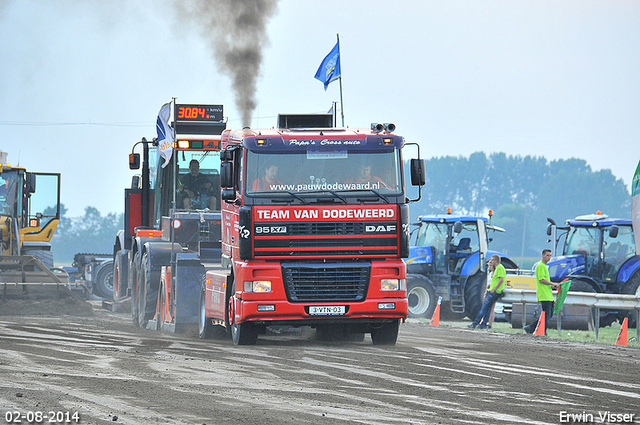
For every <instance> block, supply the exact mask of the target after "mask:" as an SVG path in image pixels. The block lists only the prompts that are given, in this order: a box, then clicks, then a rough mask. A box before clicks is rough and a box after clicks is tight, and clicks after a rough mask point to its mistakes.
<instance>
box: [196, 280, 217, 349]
mask: <svg viewBox="0 0 640 425" xmlns="http://www.w3.org/2000/svg"><path fill="white" fill-rule="evenodd" d="M205 297H206V290H205V287H204V285H202V288H201V289H200V312H199V317H198V338H200V339H209V338H211V337H212V336H213V329H212V328H213V325H212V324H211V319H209V318H208V317H207V315H206V313H205V301H206V299H205Z"/></svg>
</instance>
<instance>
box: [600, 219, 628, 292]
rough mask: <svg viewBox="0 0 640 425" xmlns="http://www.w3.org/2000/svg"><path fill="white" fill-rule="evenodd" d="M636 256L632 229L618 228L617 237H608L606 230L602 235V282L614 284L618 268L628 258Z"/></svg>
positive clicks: (626, 227) (620, 226)
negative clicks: (603, 263)
mask: <svg viewBox="0 0 640 425" xmlns="http://www.w3.org/2000/svg"><path fill="white" fill-rule="evenodd" d="M634 255H636V250H635V241H634V239H633V228H632V227H631V226H622V225H619V226H618V236H616V237H615V238H612V237H611V236H609V231H608V229H606V230H605V233H604V262H605V265H604V276H603V278H604V280H607V281H612V282H615V281H616V280H617V275H618V271H619V270H620V267H621V266H622V265H623V264H624V263H625V261H627V260H628V259H629V258H631V257H633V256H634Z"/></svg>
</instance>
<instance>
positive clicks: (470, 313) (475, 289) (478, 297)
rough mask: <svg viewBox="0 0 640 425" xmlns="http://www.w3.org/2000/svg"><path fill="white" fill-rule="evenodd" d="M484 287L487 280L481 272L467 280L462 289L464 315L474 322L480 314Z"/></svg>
mask: <svg viewBox="0 0 640 425" xmlns="http://www.w3.org/2000/svg"><path fill="white" fill-rule="evenodd" d="M486 285H487V279H486V276H485V275H484V273H482V272H478V273H476V274H474V275H473V276H471V277H470V278H469V279H468V280H467V285H466V286H465V288H464V303H465V305H466V307H465V313H464V314H465V316H467V317H468V318H469V319H471V320H474V319H475V318H476V317H477V316H478V313H480V309H481V308H482V302H483V301H484V300H483V298H482V296H483V295H484V291H485V287H486Z"/></svg>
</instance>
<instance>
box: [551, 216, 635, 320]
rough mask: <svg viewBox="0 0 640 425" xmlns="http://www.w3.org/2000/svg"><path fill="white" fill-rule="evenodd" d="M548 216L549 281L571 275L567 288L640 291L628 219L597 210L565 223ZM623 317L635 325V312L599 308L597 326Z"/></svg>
mask: <svg viewBox="0 0 640 425" xmlns="http://www.w3.org/2000/svg"><path fill="white" fill-rule="evenodd" d="M547 220H548V221H549V223H550V224H549V226H548V227H547V234H548V235H549V236H551V237H552V238H551V240H552V241H553V243H552V255H553V258H552V259H551V260H550V261H549V263H548V264H547V266H548V267H549V275H550V277H551V280H552V281H555V282H559V281H561V280H563V279H565V278H570V279H571V288H570V290H571V291H576V292H600V293H608V294H631V295H640V290H639V286H640V256H638V255H636V246H635V241H634V238H633V227H632V226H631V220H630V219H620V218H609V217H608V216H607V215H605V214H601V213H600V212H598V213H597V214H590V215H582V216H578V217H576V218H575V219H573V220H567V221H566V224H565V225H564V226H557V225H556V223H555V222H554V221H553V220H552V219H550V218H548V219H547ZM559 248H560V249H559ZM556 250H557V251H558V252H556ZM624 317H629V325H630V327H635V326H636V317H635V314H633V313H630V312H628V311H620V312H617V311H612V310H602V311H601V313H600V326H601V327H602V326H608V325H610V324H611V323H613V322H614V321H616V320H617V319H620V320H622V319H623V318H624Z"/></svg>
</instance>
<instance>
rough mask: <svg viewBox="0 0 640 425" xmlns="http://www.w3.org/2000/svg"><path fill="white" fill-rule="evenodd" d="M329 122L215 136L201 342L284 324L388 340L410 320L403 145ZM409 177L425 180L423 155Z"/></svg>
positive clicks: (324, 118) (385, 131)
mask: <svg viewBox="0 0 640 425" xmlns="http://www.w3.org/2000/svg"><path fill="white" fill-rule="evenodd" d="M332 122H333V116H332V115H325V114H321V115H280V116H279V117H278V126H277V128H275V129H261V130H255V129H248V128H245V129H242V130H226V131H224V132H223V133H222V139H221V143H222V146H221V148H222V150H221V152H220V160H221V164H220V186H221V199H222V207H221V222H222V223H221V226H222V230H221V239H222V245H221V249H222V254H221V256H222V258H221V264H220V265H219V266H217V267H216V266H211V265H209V266H207V267H206V273H205V275H206V278H205V279H204V282H203V283H202V286H201V292H200V304H199V305H200V307H199V311H200V317H199V335H200V337H201V338H208V337H211V336H214V335H217V334H221V333H222V332H221V331H223V330H224V329H225V328H226V329H230V331H231V335H232V338H233V342H234V343H235V344H242V345H245V344H255V343H256V340H257V338H258V335H259V334H260V333H263V332H264V331H265V330H266V327H267V326H270V325H291V326H311V327H314V328H316V331H317V332H319V333H335V331H336V329H340V330H341V331H342V332H344V333H345V334H365V333H370V334H371V339H372V341H373V343H374V344H376V345H382V344H391V345H393V344H395V342H396V339H397V336H398V327H399V324H400V321H403V320H404V319H406V317H407V298H406V289H407V287H406V267H405V264H404V262H403V261H402V258H404V257H407V256H408V254H409V208H408V202H409V200H408V198H407V194H406V192H405V186H404V173H403V159H402V148H403V147H404V146H405V144H406V143H405V141H404V138H403V137H401V136H398V135H396V134H394V130H395V126H394V125H393V124H372V125H371V129H351V128H333V125H332ZM418 156H419V151H418ZM411 180H412V184H414V185H417V186H420V187H421V186H422V185H424V182H425V169H424V162H423V161H422V160H420V159H412V160H411ZM418 199H419V198H418Z"/></svg>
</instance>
